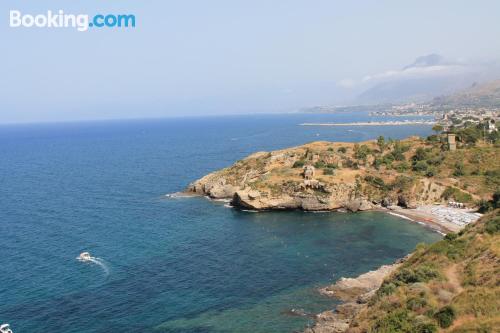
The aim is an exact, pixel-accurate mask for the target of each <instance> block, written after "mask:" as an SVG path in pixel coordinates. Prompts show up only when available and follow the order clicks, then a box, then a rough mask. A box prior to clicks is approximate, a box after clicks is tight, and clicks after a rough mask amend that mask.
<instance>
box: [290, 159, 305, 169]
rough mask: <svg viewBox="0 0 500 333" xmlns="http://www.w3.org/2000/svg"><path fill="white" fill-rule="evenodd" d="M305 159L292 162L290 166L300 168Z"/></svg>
mask: <svg viewBox="0 0 500 333" xmlns="http://www.w3.org/2000/svg"><path fill="white" fill-rule="evenodd" d="M304 164H305V161H304V160H298V161H295V163H293V166H292V168H302V167H304Z"/></svg>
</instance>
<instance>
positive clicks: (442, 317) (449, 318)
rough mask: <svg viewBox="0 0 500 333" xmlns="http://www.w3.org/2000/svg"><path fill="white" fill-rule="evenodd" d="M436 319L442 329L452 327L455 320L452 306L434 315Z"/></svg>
mask: <svg viewBox="0 0 500 333" xmlns="http://www.w3.org/2000/svg"><path fill="white" fill-rule="evenodd" d="M434 318H436V320H437V322H438V324H439V326H440V327H442V328H447V327H450V326H451V324H453V321H454V320H455V310H453V308H452V307H451V306H445V307H443V308H441V309H440V310H439V311H438V312H436V313H435V314H434Z"/></svg>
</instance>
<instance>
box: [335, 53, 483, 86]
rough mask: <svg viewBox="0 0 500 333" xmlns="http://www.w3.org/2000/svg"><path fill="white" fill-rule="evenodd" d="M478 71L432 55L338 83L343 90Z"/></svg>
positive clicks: (472, 67) (470, 66)
mask: <svg viewBox="0 0 500 333" xmlns="http://www.w3.org/2000/svg"><path fill="white" fill-rule="evenodd" d="M476 69H477V66H474V65H471V64H466V63H464V62H450V61H448V62H447V61H445V60H444V59H443V58H442V57H440V56H438V55H435V54H432V55H428V56H422V57H418V58H417V59H416V60H415V62H414V63H413V64H411V65H408V66H405V67H404V68H402V69H392V70H387V71H384V72H380V73H375V74H369V75H365V76H364V77H362V78H360V79H353V78H346V79H342V80H340V81H338V82H337V85H338V86H340V87H342V88H354V87H358V86H364V85H369V84H375V83H381V82H386V81H396V80H406V79H419V78H432V77H439V76H453V75H459V74H464V73H467V72H470V71H473V70H476Z"/></svg>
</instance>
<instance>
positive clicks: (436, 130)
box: [432, 124, 443, 134]
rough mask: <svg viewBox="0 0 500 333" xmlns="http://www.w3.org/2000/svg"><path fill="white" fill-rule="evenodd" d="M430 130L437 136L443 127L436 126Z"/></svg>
mask: <svg viewBox="0 0 500 333" xmlns="http://www.w3.org/2000/svg"><path fill="white" fill-rule="evenodd" d="M432 130H433V131H434V132H436V134H439V133H441V132H442V131H443V126H441V125H439V124H436V125H434V126H433V127H432Z"/></svg>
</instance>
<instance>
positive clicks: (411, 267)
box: [348, 210, 500, 333]
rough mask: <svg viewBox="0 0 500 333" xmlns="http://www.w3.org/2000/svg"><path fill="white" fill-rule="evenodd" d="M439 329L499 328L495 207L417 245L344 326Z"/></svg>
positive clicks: (499, 245) (499, 225) (417, 332)
mask: <svg viewBox="0 0 500 333" xmlns="http://www.w3.org/2000/svg"><path fill="white" fill-rule="evenodd" d="M440 331H442V332H456V333H459V332H499V331H500V210H495V211H493V212H491V213H489V214H488V215H485V216H484V217H483V218H481V219H480V220H479V221H477V222H476V223H474V224H472V225H468V226H467V227H466V228H465V229H464V230H462V231H461V232H459V233H458V234H454V233H451V234H448V235H447V236H446V237H445V238H444V239H443V240H442V241H439V242H437V243H435V244H432V245H430V246H428V245H423V244H420V245H418V246H417V248H416V250H415V252H414V253H413V254H412V255H411V257H410V258H409V259H408V260H407V261H406V262H405V263H404V264H403V265H402V266H401V267H400V268H399V269H397V270H396V271H395V272H394V273H393V274H392V275H391V276H390V277H389V278H388V279H386V280H385V281H384V283H383V284H382V286H381V288H380V289H379V290H378V291H377V293H376V295H375V296H374V297H373V298H372V299H371V300H370V302H369V304H368V306H367V307H366V308H365V309H364V310H363V311H362V312H361V313H359V314H358V315H357V317H356V318H355V319H354V321H353V322H352V323H351V328H350V329H349V330H348V332H351V333H355V332H374V333H375V332H379V333H383V332H387V333H389V332H391V333H392V332H403V333H404V332H408V333H410V332H411V333H429V332H440Z"/></svg>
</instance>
